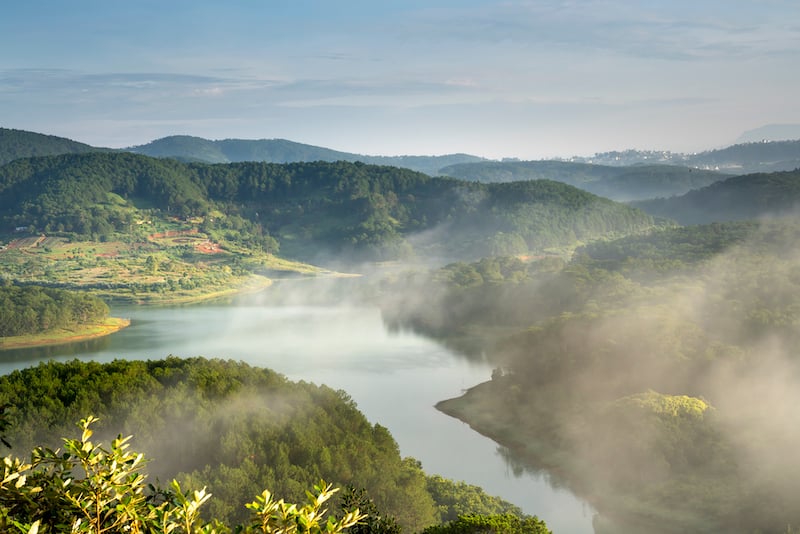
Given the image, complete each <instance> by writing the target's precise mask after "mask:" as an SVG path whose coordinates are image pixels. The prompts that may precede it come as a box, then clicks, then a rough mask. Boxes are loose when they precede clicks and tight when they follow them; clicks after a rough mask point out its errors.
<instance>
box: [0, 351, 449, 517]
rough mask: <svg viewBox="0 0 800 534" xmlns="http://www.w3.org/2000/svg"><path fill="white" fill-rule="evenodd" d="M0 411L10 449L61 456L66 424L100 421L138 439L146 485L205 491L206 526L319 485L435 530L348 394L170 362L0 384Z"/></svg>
mask: <svg viewBox="0 0 800 534" xmlns="http://www.w3.org/2000/svg"><path fill="white" fill-rule="evenodd" d="M0 403H9V404H11V405H13V406H14V407H15V408H14V410H13V412H12V413H11V414H9V419H10V422H11V428H10V430H9V432H8V438H9V441H10V442H11V443H12V444H13V445H14V447H15V449H20V450H25V449H26V448H31V446H32V445H34V444H44V445H48V446H51V447H53V446H56V445H57V444H58V443H57V436H60V435H68V433H69V427H70V426H71V425H69V423H68V421H73V420H75V419H76V417H75V416H76V414H79V413H94V414H96V415H97V416H98V417H99V419H100V422H99V423H98V425H97V432H98V434H99V435H100V436H101V437H102V436H109V437H110V436H113V435H116V434H118V433H122V434H123V435H127V434H133V435H135V436H136V440H135V445H136V447H137V449H139V450H142V451H143V452H145V454H146V455H147V456H149V457H151V458H154V461H153V462H152V463H151V464H149V466H148V470H149V472H150V473H151V476H153V477H157V478H158V479H161V480H169V479H170V478H172V477H177V478H178V480H179V481H181V484H182V486H183V487H191V488H202V487H203V486H208V489H209V491H210V492H211V493H212V494H214V499H213V500H212V501H211V502H209V504H208V510H207V513H208V514H209V516H212V517H216V518H220V519H226V520H230V522H240V521H242V520H244V519H245V517H244V515H242V514H245V513H246V511H245V510H243V509H242V508H241V503H242V502H246V501H247V499H250V498H251V496H252V495H254V494H258V493H259V492H260V491H261V489H263V488H264V487H269V488H271V489H272V490H273V491H274V492H275V493H276V494H279V495H281V496H284V497H285V498H286V499H287V500H295V501H296V500H303V499H304V495H305V489H306V488H308V487H310V486H311V485H313V484H314V481H318V480H319V479H320V478H321V477H325V478H326V479H327V480H331V481H332V482H334V481H335V483H336V484H337V485H345V484H350V485H353V486H357V487H363V488H366V490H367V491H368V492H369V495H370V497H371V498H372V499H374V502H375V505H376V506H378V508H379V509H380V510H382V511H384V512H385V513H387V514H390V515H391V516H394V517H396V518H397V520H398V522H399V523H400V524H401V525H404V526H405V527H407V528H412V529H417V530H418V529H421V528H423V527H425V526H428V525H430V524H433V523H435V522H436V519H437V517H436V510H435V506H434V502H433V499H432V497H431V495H430V494H429V493H428V491H427V487H426V479H425V475H424V473H423V472H422V471H421V469H420V468H419V464H418V463H416V462H413V461H410V460H409V459H406V460H403V459H401V458H400V455H399V452H398V448H397V444H396V443H395V441H394V439H392V437H391V435H390V434H389V432H388V431H387V430H386V429H385V428H383V427H381V426H380V425H371V424H370V423H369V422H368V421H367V420H366V418H365V417H364V416H363V415H362V414H361V413H360V412H359V411H358V409H357V408H356V406H355V404H354V403H353V402H352V401H351V400H350V399H349V398H348V397H347V396H346V394H344V393H343V392H341V391H338V392H337V391H333V390H331V389H329V388H326V387H324V386H323V387H318V386H314V385H311V384H306V383H299V384H293V383H290V382H288V381H287V380H286V379H285V378H283V377H282V376H280V375H278V374H276V373H274V372H272V371H268V370H264V369H257V368H253V367H250V366H248V365H245V364H242V363H233V362H224V361H219V360H204V359H190V360H181V359H178V358H167V359H166V360H159V361H148V362H141V361H114V362H112V363H108V364H99V363H94V362H86V363H82V362H79V361H72V362H66V363H61V364H59V363H52V362H51V363H46V364H40V365H39V366H38V367H35V368H32V369H25V370H21V371H15V372H13V373H11V374H10V375H6V376H3V377H0Z"/></svg>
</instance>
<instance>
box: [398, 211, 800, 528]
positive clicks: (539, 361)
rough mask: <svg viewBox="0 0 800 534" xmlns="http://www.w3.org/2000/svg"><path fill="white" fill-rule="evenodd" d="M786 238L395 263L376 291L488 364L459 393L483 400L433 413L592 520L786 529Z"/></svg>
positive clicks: (714, 229)
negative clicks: (511, 454) (400, 270)
mask: <svg viewBox="0 0 800 534" xmlns="http://www.w3.org/2000/svg"><path fill="white" fill-rule="evenodd" d="M799 239H800V222H798V220H797V219H796V218H785V219H773V220H769V221H762V222H758V223H756V222H735V223H726V224H712V225H706V226H698V227H691V228H668V229H664V230H661V231H656V232H652V233H650V234H648V235H642V236H636V237H627V238H624V239H621V240H617V241H609V242H604V243H595V244H592V245H589V246H586V247H584V248H582V249H580V250H578V251H577V252H576V254H575V255H574V257H573V259H572V260H571V261H568V262H565V261H563V260H561V259H560V258H540V259H536V260H534V261H531V262H523V261H520V260H519V259H517V258H488V259H483V260H481V261H479V262H474V263H456V264H451V265H449V266H447V267H444V268H442V269H439V270H437V271H435V272H433V273H432V274H426V273H420V272H417V273H407V274H402V275H397V276H396V277H395V279H394V281H393V283H390V284H384V286H383V290H384V298H385V299H386V306H387V316H389V317H390V318H391V320H392V321H393V322H396V323H399V324H405V325H412V326H414V327H415V328H417V329H419V330H422V331H424V332H426V333H428V334H430V335H434V336H436V337H438V338H440V339H442V340H443V341H445V342H447V343H448V344H452V345H453V346H455V347H457V348H459V349H461V350H466V351H469V350H472V351H474V352H475V353H476V357H477V356H480V355H482V354H483V353H486V354H488V355H489V357H491V358H492V360H493V361H494V362H495V364H496V365H497V366H498V370H497V372H495V373H494V375H493V380H492V381H491V382H490V383H487V384H486V385H484V386H482V387H481V388H479V389H478V390H477V391H476V392H474V393H468V394H467V398H468V399H470V398H475V401H474V402H481V403H483V404H482V405H481V408H482V411H479V412H470V411H469V404H468V403H467V404H465V406H466V407H465V408H461V407H460V406H461V405H460V404H459V403H455V404H454V403H449V404H448V406H452V408H445V409H446V411H447V410H451V411H449V413H454V414H460V415H459V416H460V417H463V418H465V419H466V420H467V421H468V422H469V423H470V424H471V425H473V426H475V427H476V428H479V429H482V430H483V431H485V432H487V433H491V434H492V435H498V436H506V437H507V441H508V443H507V444H508V445H509V446H510V447H511V448H512V449H513V450H515V452H516V454H517V455H518V456H520V457H521V458H524V459H526V461H527V462H529V463H532V464H533V465H541V464H542V463H543V464H544V465H547V466H549V467H551V468H553V470H554V472H555V473H557V475H556V476H557V477H561V479H562V481H563V482H564V483H566V484H568V485H570V486H571V487H576V488H579V491H582V492H583V494H584V495H587V496H588V497H589V501H590V502H592V503H593V504H594V505H595V506H596V507H597V508H598V510H599V511H600V513H601V518H602V517H604V516H605V517H608V516H610V517H613V518H615V519H617V520H622V519H628V520H630V521H631V523H632V524H634V525H640V526H641V525H642V524H645V525H648V530H650V529H652V530H651V531H654V532H657V531H660V530H659V529H661V528H662V527H663V530H664V531H667V532H669V531H673V530H678V531H692V532H709V533H710V532H720V531H726V532H752V531H756V530H759V531H763V532H776V533H777V532H785V531H786V526H787V525H795V526H796V525H800V516H799V515H798V513H797V507H796V503H795V502H794V498H793V497H792V496H793V495H795V494H796V493H797V491H800V483H798V482H797V481H798V480H800V465H798V464H797V463H796V462H794V460H793V458H794V455H793V454H792V453H790V452H789V451H790V450H792V447H793V446H792V445H791V444H792V443H796V442H797V440H798V439H800V434H798V432H797V431H796V427H795V425H794V422H796V421H797V420H798V417H800V413H799V412H798V411H797V406H800V396H798V395H797V391H798V387H797V383H796V379H795V377H797V376H800V360H798V358H797V354H796V350H795V349H794V348H795V347H797V346H798V342H800V306H799V305H798V304H797V302H798V298H797V297H798V295H800V263H798V257H797V256H796V243H797V242H798V240H799ZM415 295H425V298H419V299H418V298H415ZM389 307H392V308H393V310H394V311H393V312H391V313H389V312H388V310H389ZM476 332H478V333H479V335H477V336H476ZM476 337H477V339H478V340H479V341H480V343H476V342H474V341H470V343H469V344H468V345H466V346H465V344H464V343H463V342H462V340H463V339H470V340H474V339H475V338H476ZM478 392H480V393H478ZM462 410H463V411H462ZM501 441H503V440H501ZM779 451H780V452H779ZM604 512H605V514H607V515H605V514H604ZM601 522H602V521H601ZM670 529H672V530H670ZM630 530H631V531H632V532H635V531H637V529H636V528H631V529H630ZM606 531H608V532H619V531H626V530H625V528H622V527H621V526H620V525H612V526H609V527H607V529H606V530H601V532H606Z"/></svg>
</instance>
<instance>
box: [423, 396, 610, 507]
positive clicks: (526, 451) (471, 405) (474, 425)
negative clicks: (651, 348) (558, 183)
mask: <svg viewBox="0 0 800 534" xmlns="http://www.w3.org/2000/svg"><path fill="white" fill-rule="evenodd" d="M494 389H495V384H493V382H492V381H491V380H488V381H486V382H482V383H480V384H477V385H475V386H472V387H471V388H469V389H467V390H466V391H465V392H464V393H463V395H461V396H459V397H454V398H450V399H445V400H442V401H439V402H437V403H436V405H435V408H436V409H437V410H439V411H440V412H442V413H444V414H445V415H448V416H450V417H453V418H455V419H458V420H459V421H462V422H463V423H465V424H467V425H468V426H469V427H470V428H471V429H472V430H474V431H475V432H477V433H479V434H481V435H483V436H485V437H487V438H489V439H491V440H492V441H494V442H495V443H497V444H498V445H500V446H502V447H505V448H507V449H508V450H510V451H511V452H513V453H515V454H517V455H518V456H519V457H520V458H523V459H524V461H525V463H526V464H527V465H529V466H530V467H532V468H533V469H534V470H536V471H544V472H547V473H548V475H549V476H550V477H552V479H554V480H555V481H556V484H557V485H558V486H566V487H567V488H568V489H569V491H570V492H572V493H573V494H574V495H576V496H577V497H579V498H580V499H582V500H583V501H584V502H585V503H586V504H587V505H589V506H590V507H592V508H593V512H594V519H595V521H597V520H599V519H600V510H599V508H598V504H601V503H598V499H597V498H592V497H597V496H592V495H588V496H587V494H588V493H591V492H588V491H586V490H585V488H584V490H583V491H581V488H580V487H579V486H580V484H579V483H578V484H576V482H577V481H576V480H574V477H570V476H569V474H568V473H567V472H566V471H565V469H564V464H563V458H559V455H560V453H559V451H558V450H557V449H556V448H555V447H554V446H553V445H552V444H550V443H548V442H547V440H546V439H536V440H532V439H531V437H530V436H527V435H520V434H519V432H518V431H517V430H518V429H517V427H515V426H514V425H513V424H510V423H509V424H507V423H506V422H505V421H504V420H503V419H502V418H498V417H497V413H502V412H498V408H499V407H498V399H497V398H496V395H495V393H494ZM545 519H546V518H545Z"/></svg>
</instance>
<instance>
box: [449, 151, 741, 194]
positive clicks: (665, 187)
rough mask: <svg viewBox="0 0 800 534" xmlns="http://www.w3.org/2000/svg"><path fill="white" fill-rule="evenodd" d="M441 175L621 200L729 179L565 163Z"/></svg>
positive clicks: (661, 168)
mask: <svg viewBox="0 0 800 534" xmlns="http://www.w3.org/2000/svg"><path fill="white" fill-rule="evenodd" d="M440 172H441V174H444V175H447V176H452V177H454V178H460V179H462V180H474V181H479V182H511V181H518V180H555V181H557V182H564V183H566V184H570V185H573V186H575V187H579V188H581V189H584V190H586V191H589V192H590V193H594V194H596V195H599V196H603V197H607V198H610V199H613V200H617V201H629V200H637V199H646V198H655V197H662V196H672V195H679V194H683V193H685V192H687V191H690V190H692V189H697V188H700V187H705V186H707V185H709V184H712V183H714V182H716V181H719V180H722V179H724V178H726V177H728V176H729V175H725V174H721V173H717V172H713V171H704V170H699V169H692V168H689V167H681V166H676V165H644V164H639V165H632V166H630V167H622V166H609V165H595V164H590V163H572V162H565V161H502V162H499V161H492V162H479V163H463V164H458V165H451V166H449V167H445V168H443V169H442V170H441V171H440Z"/></svg>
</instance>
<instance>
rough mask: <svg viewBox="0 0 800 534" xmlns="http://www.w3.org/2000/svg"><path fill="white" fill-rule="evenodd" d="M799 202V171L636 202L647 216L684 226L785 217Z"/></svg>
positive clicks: (740, 179) (730, 181) (747, 177)
mask: <svg viewBox="0 0 800 534" xmlns="http://www.w3.org/2000/svg"><path fill="white" fill-rule="evenodd" d="M798 201H800V171H798V170H794V171H787V172H776V173H771V174H748V175H745V176H736V177H734V178H729V179H727V180H724V181H721V182H717V183H715V184H713V185H710V186H708V187H704V188H702V189H698V190H695V191H690V192H688V193H686V194H685V195H683V196H680V197H673V198H659V199H654V200H645V201H640V202H634V203H632V205H634V206H636V207H639V208H641V209H642V210H644V211H647V212H648V213H650V214H652V215H655V216H658V217H667V218H670V219H674V220H676V221H678V222H679V223H681V224H708V223H711V222H726V221H741V220H747V219H756V218H759V217H768V216H779V215H785V214H787V213H789V212H791V211H792V210H794V209H795V208H796V207H797V204H798Z"/></svg>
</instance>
